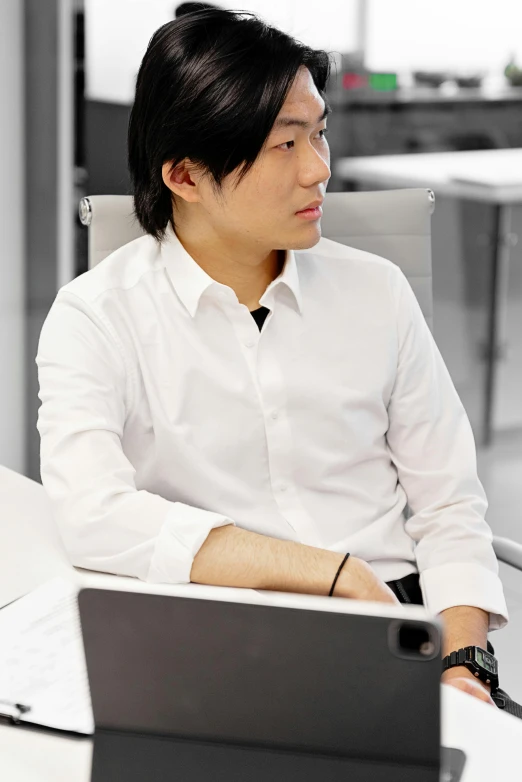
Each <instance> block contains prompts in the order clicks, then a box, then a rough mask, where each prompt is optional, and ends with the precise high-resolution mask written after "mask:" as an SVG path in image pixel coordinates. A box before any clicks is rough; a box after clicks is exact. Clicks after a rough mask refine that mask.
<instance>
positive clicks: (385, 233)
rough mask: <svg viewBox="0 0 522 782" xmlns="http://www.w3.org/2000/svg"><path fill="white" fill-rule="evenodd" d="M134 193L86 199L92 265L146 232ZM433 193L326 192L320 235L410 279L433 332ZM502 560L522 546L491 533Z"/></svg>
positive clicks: (520, 552) (513, 557) (521, 553)
mask: <svg viewBox="0 0 522 782" xmlns="http://www.w3.org/2000/svg"><path fill="white" fill-rule="evenodd" d="M132 208H133V202H132V196H127V195H116V196H111V195H96V196H88V197H86V198H82V200H81V201H80V206H79V214H80V220H81V222H82V223H83V225H86V226H88V228H89V241H88V253H89V269H92V268H93V267H94V266H96V264H98V263H99V262H100V261H102V260H103V259H104V258H105V257H106V256H107V255H109V254H110V253H111V252H113V251H114V250H116V249H118V247H121V246H122V245H124V244H126V243H127V242H130V241H132V240H133V239H137V238H138V237H139V236H142V235H143V233H144V232H143V229H142V228H141V226H140V225H139V223H138V222H137V221H136V220H135V218H134V217H133V212H132ZM434 210H435V195H434V193H433V191H432V190H427V189H424V188H407V189H401V190H384V191H376V192H360V193H357V192H356V193H326V197H325V201H324V205H323V217H322V219H321V228H322V235H323V236H325V237H327V238H328V239H333V240H334V241H336V242H339V243H340V244H346V245H349V246H350V247H357V248H358V249H359V250H366V251H367V252H371V253H375V254H376V255H381V256H383V257H384V258H387V259H388V260H390V261H392V262H393V263H395V264H396V265H397V266H399V267H400V269H401V270H402V271H403V273H404V274H405V276H406V278H407V279H408V281H409V283H410V285H411V287H412V289H413V291H414V293H415V295H416V297H417V300H418V302H419V304H420V307H421V309H422V312H423V314H424V317H425V318H426V322H427V323H428V326H429V328H430V329H431V330H432V331H433V296H432V271H431V215H432V214H433V212H434ZM493 548H494V550H495V554H496V556H497V559H498V560H499V562H504V563H505V564H507V565H511V566H512V567H514V568H516V569H517V570H522V544H520V543H516V542H515V541H513V540H510V539H509V538H501V537H498V536H496V535H495V536H494V537H493Z"/></svg>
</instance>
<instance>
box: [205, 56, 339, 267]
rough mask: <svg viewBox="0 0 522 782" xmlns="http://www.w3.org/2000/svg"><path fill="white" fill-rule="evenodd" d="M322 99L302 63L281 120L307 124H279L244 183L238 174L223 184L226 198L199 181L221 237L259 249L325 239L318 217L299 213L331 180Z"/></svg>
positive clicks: (320, 195)
mask: <svg viewBox="0 0 522 782" xmlns="http://www.w3.org/2000/svg"><path fill="white" fill-rule="evenodd" d="M323 112H324V101H323V99H322V98H321V96H320V95H319V93H318V91H317V88H316V86H315V84H314V81H313V79H312V76H311V74H310V71H309V70H308V69H307V68H304V67H302V68H301V69H300V70H299V72H298V75H297V77H296V79H295V81H294V83H293V85H292V88H291V90H290V92H289V93H288V96H287V100H286V101H285V103H284V106H283V108H282V109H281V112H280V113H279V115H278V118H277V120H282V119H287V118H288V119H296V120H302V121H304V122H307V123H309V126H308V127H306V128H305V127H300V126H298V125H283V124H280V125H278V123H277V120H276V124H275V125H274V128H273V129H272V132H271V133H270V135H269V137H268V139H267V140H266V143H265V145H264V147H263V149H262V151H261V153H260V155H259V157H258V159H257V160H256V162H255V163H254V165H253V167H252V168H251V169H250V171H249V172H248V174H247V175H246V176H245V177H244V179H243V180H242V181H241V183H240V184H239V185H238V186H237V187H235V188H234V184H235V176H236V175H235V172H233V173H232V174H230V175H229V176H228V177H226V179H225V180H224V182H223V193H222V198H221V197H220V198H216V196H215V195H214V193H213V191H212V189H211V187H210V183H209V182H208V181H204V182H201V181H200V188H201V190H200V198H201V200H200V205H201V206H202V207H203V210H204V212H205V215H206V218H207V219H208V220H209V221H210V223H211V224H212V227H213V229H214V230H215V231H216V233H217V234H218V235H220V236H221V237H222V238H223V239H225V240H229V241H232V242H234V240H235V242H237V241H238V240H239V243H240V244H241V243H243V242H244V241H245V240H247V243H248V244H251V243H252V244H253V245H254V246H256V247H257V248H259V250H261V251H266V252H267V253H268V252H270V251H271V250H272V249H276V248H277V249H296V250H298V249H306V248H308V247H313V246H314V245H315V244H317V242H318V241H319V239H320V238H321V221H320V218H317V219H313V220H306V219H303V217H302V216H300V215H297V214H296V212H298V211H299V210H302V209H304V208H305V207H306V206H307V205H308V204H309V203H310V202H312V201H316V200H318V199H321V200H322V199H323V198H324V194H325V191H326V186H327V184H328V180H329V178H330V175H331V172H330V167H329V166H330V150H329V147H328V143H327V141H326V138H325V137H324V133H322V132H321V131H322V130H323V129H324V128H325V127H326V120H324V119H323V120H321V119H320V118H321V116H322V115H323Z"/></svg>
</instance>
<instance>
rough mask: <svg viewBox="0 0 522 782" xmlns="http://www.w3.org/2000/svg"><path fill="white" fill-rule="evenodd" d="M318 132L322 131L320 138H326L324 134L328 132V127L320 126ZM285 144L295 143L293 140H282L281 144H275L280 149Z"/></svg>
mask: <svg viewBox="0 0 522 782" xmlns="http://www.w3.org/2000/svg"><path fill="white" fill-rule="evenodd" d="M319 133H322V134H323V135H322V136H320V138H321V139H324V138H326V134H327V133H328V128H322V129H321V130H320V131H319ZM287 144H295V141H293V140H292V141H284V142H283V143H282V144H278V145H277V149H280V148H281V147H285V146H286V145H287Z"/></svg>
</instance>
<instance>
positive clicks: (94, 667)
mask: <svg viewBox="0 0 522 782" xmlns="http://www.w3.org/2000/svg"><path fill="white" fill-rule="evenodd" d="M78 605H79V611H80V620H81V626H82V635H83V644H84V650H85V658H86V663H87V671H88V676H89V685H90V690H91V698H92V707H93V713H94V721H95V734H94V749H93V763H92V776H91V782H119V780H125V782H138V780H139V782H142V780H145V779H146V780H147V782H159V780H162V782H163V780H165V779H169V780H170V779H172V780H180V782H203V780H205V782H208V781H209V780H211V781H212V782H247V781H248V782H267V781H269V782H276V781H277V780H281V782H283V780H284V782H294V781H295V782H312V780H313V781H314V782H317V780H321V782H323V781H324V782H338V781H339V782H341V780H343V782H346V780H347V779H349V780H350V782H363V781H364V782H366V781H367V780H371V782H421V781H422V782H440V780H443V781H444V782H457V780H459V779H460V776H461V773H462V769H463V766H464V761H465V756H464V753H462V752H461V751H460V750H457V749H453V748H441V745H440V676H441V663H440V659H441V658H440V643H441V638H440V630H439V628H438V626H437V625H436V624H435V623H432V622H431V621H429V620H423V621H419V620H412V619H394V618H389V617H379V616H366V615H358V614H344V613H336V612H330V611H316V610H309V609H300V608H288V607H282V606H267V605H257V604H246V603H232V602H224V601H219V600H203V599H197V598H184V597H174V596H167V595H154V594H146V593H139V592H138V593H136V592H124V591H115V590H106V589H94V588H84V589H81V590H80V592H79V595H78Z"/></svg>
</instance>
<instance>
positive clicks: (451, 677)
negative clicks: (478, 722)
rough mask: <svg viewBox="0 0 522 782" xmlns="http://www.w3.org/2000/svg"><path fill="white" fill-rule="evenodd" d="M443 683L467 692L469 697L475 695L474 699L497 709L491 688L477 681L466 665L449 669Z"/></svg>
mask: <svg viewBox="0 0 522 782" xmlns="http://www.w3.org/2000/svg"><path fill="white" fill-rule="evenodd" d="M441 682H442V684H451V686H452V687H456V688H457V689H458V690H462V691H463V692H467V693H468V695H473V697H475V698H478V699H479V700H480V701H485V702H486V703H489V704H490V705H491V706H494V707H495V708H496V707H497V705H496V703H495V701H494V700H493V698H492V697H491V695H490V693H491V686H490V685H489V684H486V683H485V682H483V681H481V680H480V679H477V677H476V676H474V675H473V674H472V673H471V671H468V669H467V668H466V667H465V666H464V665H455V666H454V667H453V668H448V670H447V671H444V673H443V674H442V676H441Z"/></svg>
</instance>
